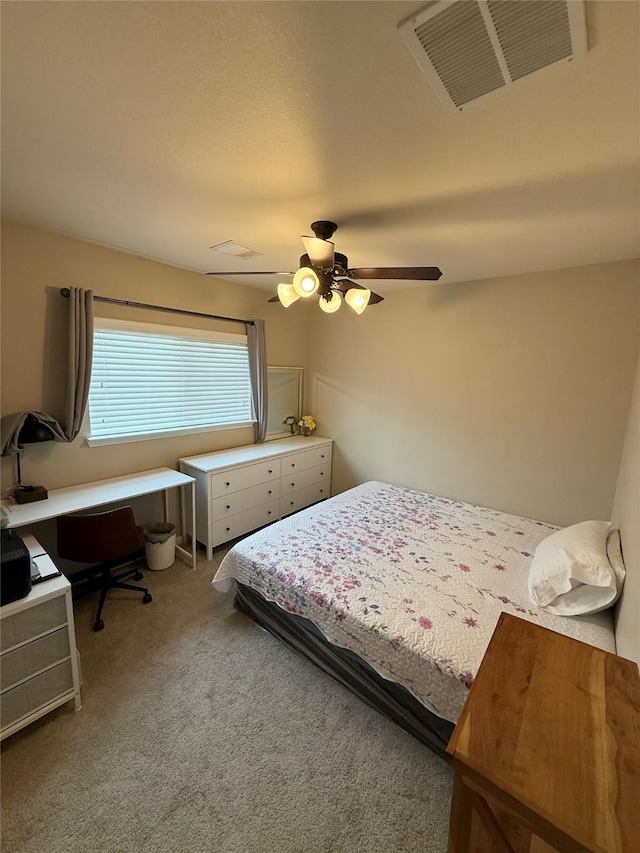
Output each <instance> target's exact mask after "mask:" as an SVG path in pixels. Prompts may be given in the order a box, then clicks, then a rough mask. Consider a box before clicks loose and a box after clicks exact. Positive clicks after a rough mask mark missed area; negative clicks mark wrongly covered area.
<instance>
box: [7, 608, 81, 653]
mask: <svg viewBox="0 0 640 853" xmlns="http://www.w3.org/2000/svg"><path fill="white" fill-rule="evenodd" d="M66 623H67V608H66V603H65V596H64V595H59V596H57V598H51V599H49V601H43V603H42V604H36V605H34V606H33V607H28V608H27V609H26V610H21V611H20V612H19V613H14V614H13V616H7V617H5V618H4V619H3V620H2V622H0V650H2V651H4V650H5V649H10V648H11V647H12V646H15V645H17V644H18V643H24V642H25V640H30V639H31V637H37V636H38V634H44V632H45V631H51V629H52V628H59V627H60V626H61V625H66Z"/></svg>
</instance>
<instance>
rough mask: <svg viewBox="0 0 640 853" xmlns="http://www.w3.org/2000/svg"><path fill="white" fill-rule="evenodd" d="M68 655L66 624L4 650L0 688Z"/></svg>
mask: <svg viewBox="0 0 640 853" xmlns="http://www.w3.org/2000/svg"><path fill="white" fill-rule="evenodd" d="M69 655H70V651H69V629H68V628H67V627H66V626H65V627H64V628H59V629H58V630H57V631H54V632H53V633H52V634H47V635H46V636H45V637H40V639H39V640H33V641H32V642H31V643H25V645H23V646H19V647H18V648H17V649H13V650H12V651H10V652H6V653H5V654H4V655H2V659H1V660H0V684H1V688H2V690H5V689H6V688H7V687H11V685H12V684H15V683H16V682H17V681H22V679H23V678H29V676H30V675H33V673H34V672H39V671H40V670H41V669H45V667H47V666H51V665H52V664H54V663H57V662H58V661H61V660H63V659H64V658H68V657H69Z"/></svg>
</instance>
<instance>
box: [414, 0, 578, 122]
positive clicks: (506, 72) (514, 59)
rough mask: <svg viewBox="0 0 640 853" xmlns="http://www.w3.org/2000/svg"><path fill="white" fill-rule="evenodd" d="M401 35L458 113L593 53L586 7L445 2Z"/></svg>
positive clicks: (511, 0) (502, 0)
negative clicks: (526, 79) (551, 68)
mask: <svg viewBox="0 0 640 853" xmlns="http://www.w3.org/2000/svg"><path fill="white" fill-rule="evenodd" d="M398 29H399V30H400V34H401V35H402V37H403V39H404V40H405V42H406V43H407V45H408V47H409V50H410V51H411V53H412V54H413V56H414V58H415V59H416V60H417V62H418V65H419V66H420V68H421V69H422V70H423V72H424V73H425V75H426V76H427V78H428V80H429V82H430V83H431V85H432V86H433V87H434V89H435V90H436V92H437V93H438V96H439V98H440V100H441V101H442V102H443V103H444V104H445V106H447V107H448V108H450V109H454V110H462V109H464V108H465V107H466V106H468V105H469V104H471V103H473V102H474V101H477V100H478V99H479V98H482V97H484V96H485V95H488V94H491V93H492V92H496V91H498V90H500V89H504V87H505V86H510V85H511V84H512V83H515V82H516V81H517V80H521V79H522V78H523V77H528V76H529V75H531V74H535V73H536V72H538V71H541V70H542V69H544V68H548V67H549V66H551V65H555V64H556V63H559V62H569V61H570V60H572V59H574V57H576V56H578V55H580V54H583V53H586V51H587V26H586V19H585V9H584V2H583V0H568V2H567V0H530V1H529V2H527V1H526V0H441V2H438V3H435V4H434V5H432V6H429V7H428V8H427V9H425V10H424V11H423V12H420V13H419V14H417V15H414V16H412V17H411V18H410V19H408V20H406V21H404V22H402V23H401V24H400V25H399V27H398Z"/></svg>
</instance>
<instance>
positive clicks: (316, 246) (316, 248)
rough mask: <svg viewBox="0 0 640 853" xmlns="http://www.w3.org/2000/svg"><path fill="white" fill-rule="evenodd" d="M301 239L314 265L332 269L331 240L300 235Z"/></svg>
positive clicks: (332, 251)
mask: <svg viewBox="0 0 640 853" xmlns="http://www.w3.org/2000/svg"><path fill="white" fill-rule="evenodd" d="M301 240H302V242H303V243H304V247H305V249H306V250H307V254H308V255H309V259H310V260H311V263H312V264H313V265H314V267H322V269H325V270H328V269H333V253H334V245H333V243H332V242H331V241H329V240H321V239H320V238H319V237H301Z"/></svg>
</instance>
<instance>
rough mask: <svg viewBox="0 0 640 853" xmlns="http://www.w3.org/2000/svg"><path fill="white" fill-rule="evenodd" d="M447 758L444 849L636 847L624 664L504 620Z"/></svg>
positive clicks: (629, 667) (635, 777)
mask: <svg viewBox="0 0 640 853" xmlns="http://www.w3.org/2000/svg"><path fill="white" fill-rule="evenodd" d="M447 752H448V753H449V754H450V755H451V756H453V766H454V771H455V780H454V791H453V801H452V805H451V818H450V831H449V848H448V849H449V853H468V851H474V853H476V852H477V853H479V851H492V853H494V851H499V852H500V853H509V851H515V853H543V851H544V853H547V851H556V850H557V851H562V853H564V851H569V853H574V851H575V853H585V851H588V853H631V851H638V850H640V679H639V677H638V667H637V666H636V664H635V663H632V662H631V661H628V660H625V659H624V658H621V657H618V656H617V655H614V654H610V653H608V652H605V651H602V650H601V649H597V648H595V647H594V646H589V645H587V644H585V643H581V642H578V641H577V640H573V639H570V638H569V637H565V636H564V635H562V634H557V633H555V632H554V631H549V630H548V629H546V628H542V627H540V626H538V625H535V624H533V623H531V622H526V621H525V620H523V619H518V618H516V617H514V616H510V615H509V614H506V613H503V614H502V616H501V617H500V620H499V621H498V625H497V626H496V629H495V632H494V634H493V637H492V638H491V642H490V643H489V647H488V649H487V652H486V654H485V656H484V659H483V661H482V664H481V666H480V670H479V672H478V676H477V678H476V680H475V682H474V684H473V687H472V688H471V692H470V694H469V697H468V699H467V702H466V704H465V706H464V709H463V711H462V715H461V717H460V720H459V722H458V725H457V726H456V729H455V731H454V733H453V735H452V737H451V741H450V742H449V746H448V748H447Z"/></svg>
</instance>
